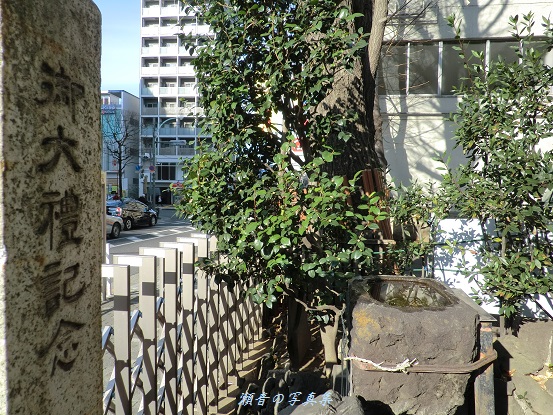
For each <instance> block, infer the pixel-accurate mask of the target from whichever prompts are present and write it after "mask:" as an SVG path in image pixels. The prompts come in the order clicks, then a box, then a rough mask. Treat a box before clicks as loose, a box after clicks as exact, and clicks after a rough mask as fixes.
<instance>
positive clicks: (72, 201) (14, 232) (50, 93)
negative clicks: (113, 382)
mask: <svg viewBox="0 0 553 415" xmlns="http://www.w3.org/2000/svg"><path fill="white" fill-rule="evenodd" d="M100 28H101V16H100V12H99V10H98V8H97V7H96V6H95V5H94V3H93V2H92V0H0V116H1V117H0V178H1V184H0V240H1V245H0V414H7V415H11V414H29V415H35V414H36V415H38V414H40V415H47V414H55V415H60V414H78V415H85V414H91V415H92V414H98V413H101V396H102V356H101V350H100V348H101V318H100V299H101V290H100V288H101V287H100V285H101V278H100V267H101V262H102V236H103V235H102V221H103V220H104V216H105V215H104V209H105V208H104V207H103V203H102V202H103V201H102V199H101V188H100V186H101V185H100V183H101V181H100V180H101V179H100V152H101V128H100V45H101V35H100Z"/></svg>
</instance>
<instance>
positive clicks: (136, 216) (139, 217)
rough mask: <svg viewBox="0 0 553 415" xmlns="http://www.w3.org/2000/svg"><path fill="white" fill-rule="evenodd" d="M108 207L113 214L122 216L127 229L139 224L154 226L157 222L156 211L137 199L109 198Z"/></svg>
mask: <svg viewBox="0 0 553 415" xmlns="http://www.w3.org/2000/svg"><path fill="white" fill-rule="evenodd" d="M106 207H107V210H108V211H109V212H110V214H111V215H114V216H121V218H122V219H123V226H124V229H125V230H129V229H132V228H134V227H135V226H137V225H147V226H154V225H155V224H156V223H157V213H156V211H155V210H153V209H150V208H149V207H148V205H145V204H144V203H142V202H139V201H138V200H135V199H122V200H108V201H107V202H106Z"/></svg>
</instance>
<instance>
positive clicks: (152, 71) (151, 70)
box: [140, 66, 159, 76]
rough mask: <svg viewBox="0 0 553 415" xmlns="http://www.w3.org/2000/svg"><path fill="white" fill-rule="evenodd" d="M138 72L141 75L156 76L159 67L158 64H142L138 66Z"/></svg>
mask: <svg viewBox="0 0 553 415" xmlns="http://www.w3.org/2000/svg"><path fill="white" fill-rule="evenodd" d="M140 74H141V75H142V76H152V75H154V76H157V75H159V67H158V66H143V67H142V68H140Z"/></svg>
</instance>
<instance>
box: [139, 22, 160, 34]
mask: <svg viewBox="0 0 553 415" xmlns="http://www.w3.org/2000/svg"><path fill="white" fill-rule="evenodd" d="M140 34H141V36H142V37H145V36H159V26H157V25H156V26H142V28H141V29H140Z"/></svg>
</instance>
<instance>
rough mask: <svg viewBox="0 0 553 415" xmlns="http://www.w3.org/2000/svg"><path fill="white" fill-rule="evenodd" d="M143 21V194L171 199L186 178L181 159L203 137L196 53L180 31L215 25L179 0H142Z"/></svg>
mask: <svg viewBox="0 0 553 415" xmlns="http://www.w3.org/2000/svg"><path fill="white" fill-rule="evenodd" d="M141 20H142V23H141V42H142V49H141V58H140V59H141V73H140V116H141V126H142V131H141V149H140V154H141V157H142V168H143V175H142V191H141V193H144V194H146V195H147V197H148V200H152V198H153V197H156V198H157V197H158V196H161V198H162V200H163V203H165V204H167V203H171V202H172V195H171V193H170V192H169V191H168V189H169V187H170V185H171V184H178V182H179V181H181V180H182V171H181V164H180V162H179V161H180V159H181V158H183V157H191V156H193V155H194V154H195V148H196V146H197V144H198V140H200V139H201V138H202V132H201V130H200V129H199V128H198V123H197V121H198V117H201V116H202V115H203V110H202V108H200V107H199V103H198V91H197V88H196V78H195V73H194V68H193V66H192V59H193V58H194V56H193V55H191V54H190V53H189V52H188V51H187V50H186V48H185V47H184V45H182V44H181V41H180V40H179V37H178V34H179V33H181V32H184V33H186V34H194V35H205V34H208V33H209V27H208V26H207V25H205V24H203V22H202V21H201V20H200V19H198V18H197V17H195V16H191V15H187V14H186V13H185V12H184V7H183V5H182V3H181V2H180V1H178V0H141ZM181 25H182V29H181Z"/></svg>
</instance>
